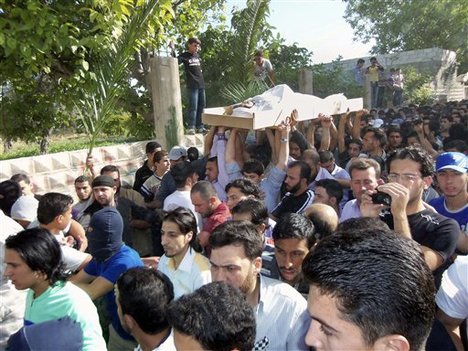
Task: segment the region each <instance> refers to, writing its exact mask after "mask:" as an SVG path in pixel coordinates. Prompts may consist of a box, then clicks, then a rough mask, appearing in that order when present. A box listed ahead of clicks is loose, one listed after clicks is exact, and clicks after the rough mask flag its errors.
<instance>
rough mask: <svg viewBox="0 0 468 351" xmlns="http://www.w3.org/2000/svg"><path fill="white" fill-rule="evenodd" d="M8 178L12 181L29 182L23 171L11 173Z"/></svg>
mask: <svg viewBox="0 0 468 351" xmlns="http://www.w3.org/2000/svg"><path fill="white" fill-rule="evenodd" d="M10 180H12V181H14V182H16V183H19V182H21V181H24V182H25V183H26V184H31V179H29V177H28V176H27V175H26V174H24V173H16V174H13V175H12V176H11V178H10Z"/></svg>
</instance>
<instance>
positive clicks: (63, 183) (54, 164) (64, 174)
mask: <svg viewBox="0 0 468 351" xmlns="http://www.w3.org/2000/svg"><path fill="white" fill-rule="evenodd" d="M148 141H149V140H148ZM148 141H139V142H134V143H128V144H120V145H113V146H103V147H97V148H94V150H93V159H94V169H95V171H96V172H99V170H100V169H101V168H102V167H104V166H105V165H109V164H113V165H115V166H118V167H119V168H120V172H121V178H122V180H123V181H124V182H127V183H128V184H130V185H133V179H134V176H135V172H136V170H137V169H138V168H139V167H140V166H141V165H142V164H143V161H144V160H145V157H146V155H145V145H146V143H147V142H148ZM183 144H184V145H185V146H187V147H190V146H197V147H198V148H199V149H200V148H201V147H202V146H203V136H202V135H201V134H196V135H187V136H185V138H184V141H183ZM86 154H87V150H77V151H69V152H60V153H55V154H48V155H40V156H31V157H22V158H16V159H11V160H3V161H0V181H4V180H6V179H9V178H10V177H11V176H12V175H13V174H16V173H24V174H27V175H28V176H29V177H30V178H31V180H32V182H33V184H34V188H35V192H36V193H38V194H44V193H47V192H50V191H55V192H61V193H64V194H69V195H73V196H74V195H75V190H74V181H75V178H76V177H78V176H80V175H82V174H83V171H84V169H85V161H86Z"/></svg>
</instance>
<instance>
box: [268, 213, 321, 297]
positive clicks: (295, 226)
mask: <svg viewBox="0 0 468 351" xmlns="http://www.w3.org/2000/svg"><path fill="white" fill-rule="evenodd" d="M273 239H274V241H275V253H274V257H273V260H272V261H271V262H268V260H267V259H266V258H263V259H264V261H265V262H264V266H265V268H266V269H262V273H264V274H265V275H267V276H268V277H270V278H275V279H278V280H281V281H283V282H285V283H288V284H289V285H291V286H292V287H294V288H295V289H296V290H297V291H299V292H300V293H301V294H302V295H303V296H304V295H305V296H307V294H308V292H309V285H308V284H307V283H305V282H304V281H303V277H302V269H301V266H302V261H303V260H304V258H305V257H306V255H307V253H308V252H309V250H310V249H311V248H312V247H313V246H314V244H315V229H314V225H313V224H312V222H311V221H310V220H309V219H308V218H306V217H305V216H304V215H302V214H298V213H289V214H287V215H284V216H283V217H281V218H280V220H279V221H278V223H276V226H275V227H274V228H273Z"/></svg>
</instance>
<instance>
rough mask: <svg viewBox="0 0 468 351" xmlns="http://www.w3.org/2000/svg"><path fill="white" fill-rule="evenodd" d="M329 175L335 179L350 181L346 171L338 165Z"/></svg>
mask: <svg viewBox="0 0 468 351" xmlns="http://www.w3.org/2000/svg"><path fill="white" fill-rule="evenodd" d="M331 175H332V176H333V177H334V178H335V179H347V180H351V177H350V176H349V173H348V172H347V171H346V169H344V168H341V167H340V166H338V165H335V168H334V169H333V172H331Z"/></svg>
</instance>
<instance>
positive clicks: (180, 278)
mask: <svg viewBox="0 0 468 351" xmlns="http://www.w3.org/2000/svg"><path fill="white" fill-rule="evenodd" d="M158 270H159V271H161V272H163V273H164V274H165V275H167V276H168V277H169V279H170V280H171V282H172V285H174V298H176V299H177V298H178V297H180V296H182V295H184V294H188V293H191V292H194V291H195V290H197V289H198V288H199V287H201V286H203V285H205V284H208V283H211V271H210V261H208V259H207V258H206V257H205V256H203V255H202V254H200V253H198V252H196V251H195V250H193V249H192V248H189V249H188V250H187V253H186V254H185V256H184V258H183V259H182V262H180V265H179V267H178V268H177V269H175V263H174V259H172V258H169V257H167V256H166V255H162V257H161V260H160V261H159V264H158Z"/></svg>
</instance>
